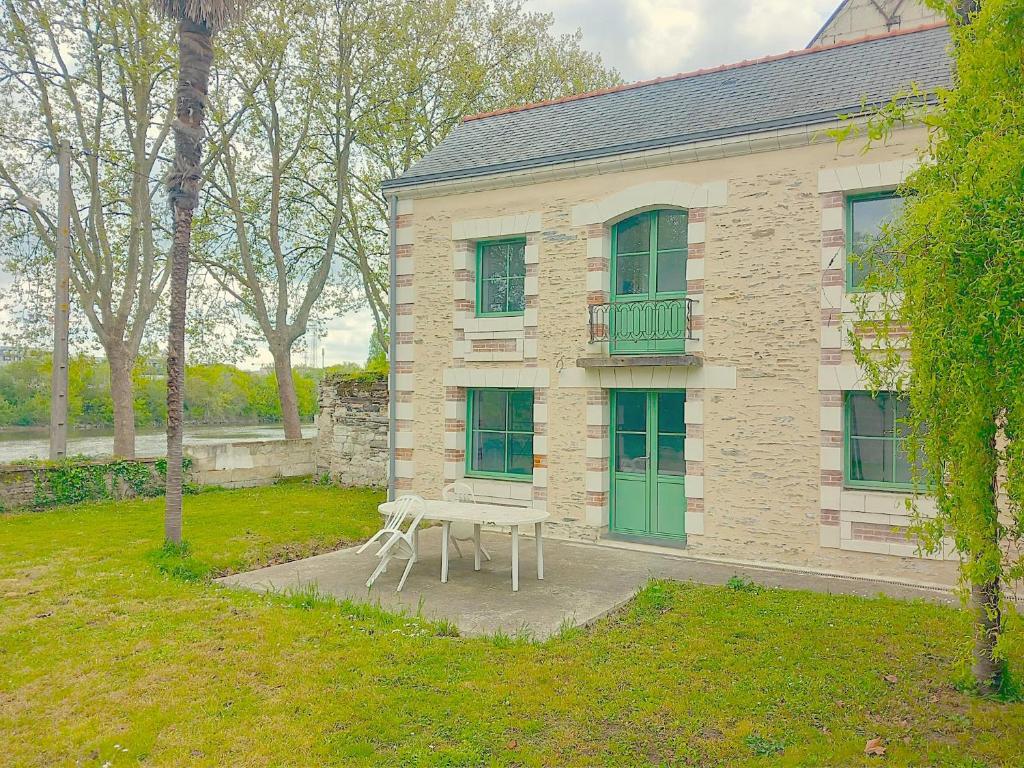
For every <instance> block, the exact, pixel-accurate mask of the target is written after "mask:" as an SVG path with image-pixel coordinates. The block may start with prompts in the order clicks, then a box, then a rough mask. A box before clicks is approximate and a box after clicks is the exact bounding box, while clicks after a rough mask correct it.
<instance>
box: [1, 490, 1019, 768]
mask: <svg viewBox="0 0 1024 768" xmlns="http://www.w3.org/2000/svg"><path fill="white" fill-rule="evenodd" d="M379 498H380V497H379V495H377V494H376V493H373V492H369V491H343V490H338V489H328V488H319V487H314V486H309V485H304V484H297V483H293V484H288V485H282V486H277V487H273V488H262V489H253V490H244V491H217V492H209V493H203V494H200V495H197V496H192V497H189V498H188V499H187V501H186V507H185V531H186V536H187V538H188V539H189V540H190V541H191V543H192V549H193V555H194V557H195V558H196V559H197V560H199V561H201V562H202V563H205V564H206V565H208V566H210V567H212V569H214V570H215V571H216V572H223V571H227V570H237V569H240V568H247V567H250V566H253V565H256V564H260V563H266V562H269V561H273V560H281V559H287V558H294V557H300V556H303V555H306V554H311V553H315V552H318V551H323V550H325V549H329V548H333V547H337V546H339V545H341V544H343V543H346V542H352V541H355V540H357V539H359V538H361V537H365V536H366V535H368V534H369V533H370V532H371V531H372V530H373V528H374V526H375V524H376V523H377V522H378V517H377V515H376V512H375V506H376V503H377V502H378V500H379ZM162 530H163V529H162V500H148V501H139V502H121V503H102V504H92V505H82V506H79V507H75V508H67V509H58V510H54V511H50V512H42V513H19V514H6V515H0V600H2V602H0V734H2V739H0V742H2V749H3V750H4V751H3V754H2V755H0V763H3V764H5V765H75V764H81V765H103V764H104V763H111V764H112V765H115V766H116V765H129V764H137V763H142V764H145V765H169V766H183V765H210V766H250V765H274V766H277V765H317V764H337V765H346V766H349V765H403V766H406V765H446V766H473V765H615V766H622V765H651V764H653V765H730V766H732V765H746V764H751V765H773V766H774V765H844V766H845V765H859V764H862V763H866V764H871V765H882V764H884V765H958V766H980V765H992V766H995V765H1017V766H1019V765H1022V762H1021V761H1022V760H1024V758H1022V755H1024V704H1021V703H1013V704H1007V703H997V702H987V701H981V700H978V699H976V698H974V697H973V696H972V695H970V694H968V693H962V692H960V691H959V690H957V688H956V687H955V686H954V682H955V680H956V679H957V674H958V673H957V668H958V666H959V665H958V655H959V650H958V649H960V648H961V647H962V637H963V636H964V635H965V633H966V632H967V631H968V621H967V618H966V615H965V614H963V613H961V612H958V611H953V610H949V609H946V608H941V607H937V606H932V605H926V604H912V603H902V602H897V601H893V600H887V599H877V600H864V599H859V598H852V597H829V596H823V595H814V594H808V593H801V592H784V591H777V590H759V589H749V588H746V589H729V588H721V587H703V586H695V585H689V584H668V583H654V584H652V585H650V586H649V587H648V588H647V589H646V590H644V591H643V592H642V593H641V594H640V595H639V596H638V598H637V599H636V600H635V601H634V603H633V604H632V605H631V606H629V607H628V608H627V609H626V610H624V611H623V612H622V613H620V614H619V615H617V616H615V617H612V618H609V619H606V620H604V621H603V622H601V623H600V624H599V625H598V626H597V627H595V628H594V629H591V630H588V631H572V632H568V633H565V634H564V635H563V636H561V637H559V638H556V639H554V640H551V641H549V642H546V643H543V644H535V643H531V642H527V641H513V640H509V639H508V638H503V637H497V638H493V639H464V638H457V637H448V636H445V627H443V626H440V625H434V624H427V623H424V622H420V621H418V620H416V619H415V618H403V617H395V616H392V615H388V614H384V613H382V612H380V611H376V610H373V609H367V608H365V607H359V606H353V605H337V604H332V603H330V602H328V601H321V600H314V599H309V598H308V596H307V597H302V596H295V597H291V598H289V597H285V596H276V597H268V596H260V595H256V594H252V593H247V592H241V591H233V590H229V589H225V588H221V587H218V586H215V585H212V584H210V583H208V582H207V581H199V582H194V583H188V582H185V581H182V580H180V579H177V578H172V577H169V576H166V575H162V574H161V573H160V572H159V571H158V570H157V568H156V567H155V565H154V560H153V558H152V555H151V554H150V553H151V552H152V551H153V550H154V549H155V548H156V547H157V546H158V545H159V543H160V537H161V536H162ZM1013 622H1014V624H1013V629H1012V631H1011V636H1010V644H1011V646H1012V649H1011V653H1012V656H1013V664H1014V672H1015V674H1016V675H1017V679H1020V675H1021V673H1022V672H1024V639H1022V638H1024V630H1022V628H1021V626H1020V625H1021V621H1020V619H1018V618H1014V620H1013ZM887 676H890V678H889V679H888V680H887V679H886V677H887ZM872 737H881V738H883V739H884V740H885V745H886V748H887V754H886V755H885V756H884V757H881V758H879V757H866V756H865V755H864V753H863V750H864V745H865V742H866V741H867V739H869V738H872Z"/></svg>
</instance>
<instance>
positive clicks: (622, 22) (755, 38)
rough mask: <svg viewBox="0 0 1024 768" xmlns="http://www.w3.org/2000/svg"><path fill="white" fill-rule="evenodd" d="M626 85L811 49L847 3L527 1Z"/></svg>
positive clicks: (817, 0) (836, 0)
mask: <svg viewBox="0 0 1024 768" xmlns="http://www.w3.org/2000/svg"><path fill="white" fill-rule="evenodd" d="M526 5H527V7H529V8H531V9H533V10H537V11H544V12H548V13H552V14H554V17H555V26H556V28H557V30H558V31H559V32H573V31H575V30H576V29H577V28H578V29H581V30H583V41H584V45H586V47H587V48H589V49H590V50H593V51H597V52H599V53H600V54H601V55H602V56H603V57H604V60H605V61H606V62H607V63H608V64H611V65H612V66H614V67H616V68H617V69H618V70H619V72H621V73H622V76H623V78H624V79H625V80H627V81H630V80H645V79H648V78H651V77H660V76H662V75H670V74H674V73H676V72H687V71H689V70H692V69H700V68H701V67H712V66H716V65H718V64H728V63H730V62H734V61H741V60H742V59H750V58H755V57H758V56H765V55H767V54H773V53H782V52H783V51H788V50H792V49H795V48H803V47H804V46H805V45H807V43H808V42H809V41H810V39H811V37H813V36H814V33H815V32H817V31H818V29H819V28H820V27H821V25H822V24H823V23H824V21H825V19H827V18H828V16H829V14H830V13H831V12H832V11H833V10H834V9H835V7H836V6H838V5H839V0H526Z"/></svg>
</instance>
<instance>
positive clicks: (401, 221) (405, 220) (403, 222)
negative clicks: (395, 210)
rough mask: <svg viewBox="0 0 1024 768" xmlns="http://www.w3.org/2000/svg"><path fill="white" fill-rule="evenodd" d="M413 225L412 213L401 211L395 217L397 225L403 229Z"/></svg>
mask: <svg viewBox="0 0 1024 768" xmlns="http://www.w3.org/2000/svg"><path fill="white" fill-rule="evenodd" d="M411 226H412V214H411V213H400V214H399V215H398V216H396V217H395V227H396V228H398V229H402V228H403V227H411Z"/></svg>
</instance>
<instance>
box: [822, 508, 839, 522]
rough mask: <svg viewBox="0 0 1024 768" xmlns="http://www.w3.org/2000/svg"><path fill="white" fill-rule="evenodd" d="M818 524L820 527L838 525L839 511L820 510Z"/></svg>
mask: <svg viewBox="0 0 1024 768" xmlns="http://www.w3.org/2000/svg"><path fill="white" fill-rule="evenodd" d="M818 522H820V523H821V524H822V525H839V510H838V509H823V510H821V516H820V517H819V518H818Z"/></svg>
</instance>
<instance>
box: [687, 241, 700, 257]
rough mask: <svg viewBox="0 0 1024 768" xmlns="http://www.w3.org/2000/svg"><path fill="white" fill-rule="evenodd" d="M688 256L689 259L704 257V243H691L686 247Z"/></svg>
mask: <svg viewBox="0 0 1024 768" xmlns="http://www.w3.org/2000/svg"><path fill="white" fill-rule="evenodd" d="M686 258H688V259H703V258H704V243H690V244H689V245H688V246H687V247H686Z"/></svg>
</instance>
